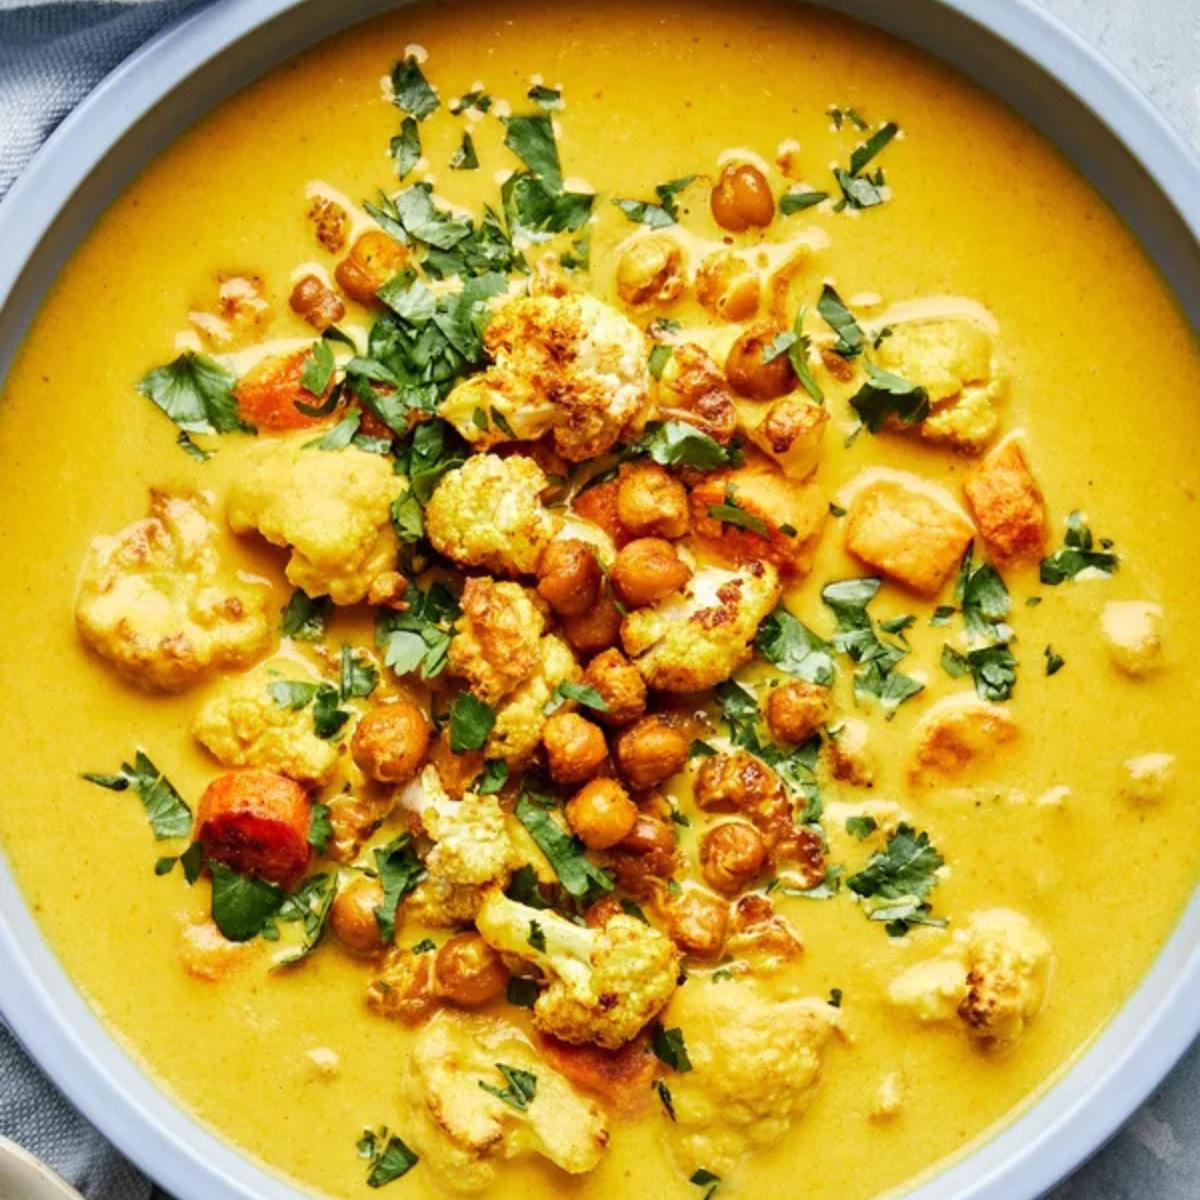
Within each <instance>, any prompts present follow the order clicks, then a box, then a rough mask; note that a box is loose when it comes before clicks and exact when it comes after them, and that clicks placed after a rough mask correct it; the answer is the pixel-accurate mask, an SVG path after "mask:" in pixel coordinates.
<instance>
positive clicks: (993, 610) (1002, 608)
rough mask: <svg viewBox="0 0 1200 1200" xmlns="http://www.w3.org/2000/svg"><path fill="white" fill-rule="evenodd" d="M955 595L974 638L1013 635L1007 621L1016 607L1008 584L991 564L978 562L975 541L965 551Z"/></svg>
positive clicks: (999, 638)
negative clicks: (975, 560)
mask: <svg viewBox="0 0 1200 1200" xmlns="http://www.w3.org/2000/svg"><path fill="white" fill-rule="evenodd" d="M954 598H955V600H957V601H958V604H959V607H960V608H961V610H962V615H963V622H964V624H965V625H966V629H967V633H968V634H969V635H970V636H971V637H990V638H994V639H996V640H997V641H1001V642H1007V641H1008V640H1009V638H1010V637H1011V636H1012V631H1011V630H1010V629H1009V628H1008V626H1007V625H1006V624H1005V618H1006V617H1007V616H1008V613H1009V610H1010V608H1011V607H1012V602H1011V600H1010V598H1009V594H1008V587H1007V586H1006V585H1005V582H1004V580H1003V579H1002V578H1001V577H1000V574H999V572H998V571H997V570H996V568H995V567H993V566H992V565H991V564H990V563H980V564H979V566H975V565H974V543H971V544H970V545H968V546H967V549H966V552H965V553H964V554H963V559H962V563H961V565H960V566H959V569H958V579H957V581H956V583H955V585H954ZM950 611H951V612H953V611H954V610H953V609H951V610H950Z"/></svg>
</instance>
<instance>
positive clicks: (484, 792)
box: [474, 758, 508, 796]
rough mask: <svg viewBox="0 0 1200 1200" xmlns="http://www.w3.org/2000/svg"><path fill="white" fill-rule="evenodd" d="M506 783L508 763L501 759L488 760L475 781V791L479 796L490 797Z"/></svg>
mask: <svg viewBox="0 0 1200 1200" xmlns="http://www.w3.org/2000/svg"><path fill="white" fill-rule="evenodd" d="M507 782H508V763H506V762H505V761H504V759H502V758H489V759H488V760H487V761H486V762H485V763H484V764H483V770H482V771H481V772H480V773H479V777H478V778H477V779H476V780H475V784H474V787H475V791H477V792H478V793H479V794H480V795H481V796H491V795H494V794H495V793H496V792H498V791H500V789H501V788H502V787H504V785H505V784H506V783H507Z"/></svg>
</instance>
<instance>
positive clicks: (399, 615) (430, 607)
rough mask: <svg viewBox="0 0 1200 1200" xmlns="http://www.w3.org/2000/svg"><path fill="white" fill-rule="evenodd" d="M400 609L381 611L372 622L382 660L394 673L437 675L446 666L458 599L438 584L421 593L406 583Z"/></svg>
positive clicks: (456, 616)
mask: <svg viewBox="0 0 1200 1200" xmlns="http://www.w3.org/2000/svg"><path fill="white" fill-rule="evenodd" d="M404 601H405V604H406V605H407V608H406V609H405V611H403V612H392V611H390V610H383V611H381V612H380V613H379V615H378V617H377V619H376V623H375V644H376V646H377V647H378V648H379V649H380V651H382V653H383V661H384V663H385V664H386V665H387V666H389V667H391V668H392V670H393V671H395V672H396V674H397V675H408V674H410V673H411V672H413V671H416V672H417V673H418V674H419V675H420V677H421V678H422V679H432V678H434V676H436V675H440V674H441V672H442V670H443V669H444V668H445V666H446V655H447V653H448V651H449V649H450V640H451V638H452V637H453V636H454V628H453V625H454V621H455V620H456V619H457V618H458V615H459V607H458V601H457V600H455V598H454V596H453V595H452V594H451V592H450V591H449V589H448V588H447V587H446V586H445V584H442V583H434V584H431V585H430V587H429V589H428V590H427V591H424V592H422V591H421V590H420V588H418V587H416V586H415V585H409V587H407V588H406V589H405V592H404Z"/></svg>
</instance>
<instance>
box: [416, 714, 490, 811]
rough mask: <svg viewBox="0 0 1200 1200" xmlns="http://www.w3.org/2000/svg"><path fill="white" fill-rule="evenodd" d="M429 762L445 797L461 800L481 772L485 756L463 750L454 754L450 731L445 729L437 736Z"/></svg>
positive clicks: (482, 753) (481, 753)
mask: <svg viewBox="0 0 1200 1200" xmlns="http://www.w3.org/2000/svg"><path fill="white" fill-rule="evenodd" d="M429 761H430V763H432V764H433V766H435V767H436V768H437V773H438V777H439V778H440V779H441V781H442V787H444V788H445V789H446V795H447V796H449V797H450V798H451V799H452V800H461V799H462V798H463V795H464V793H466V792H468V791H469V790H470V788H471V784H473V783H474V782H475V780H476V778H477V777H478V775H479V772H480V771H482V770H483V766H484V763H485V762H486V756H485V755H484V752H483V751H482V750H464V751H463V752H462V753H461V754H455V753H454V751H453V750H451V749H450V730H449V729H448V728H447V729H443V730H442V731H441V733H439V734H438V735H437V739H436V740H435V741H434V743H433V749H432V750H431V751H430V753H429Z"/></svg>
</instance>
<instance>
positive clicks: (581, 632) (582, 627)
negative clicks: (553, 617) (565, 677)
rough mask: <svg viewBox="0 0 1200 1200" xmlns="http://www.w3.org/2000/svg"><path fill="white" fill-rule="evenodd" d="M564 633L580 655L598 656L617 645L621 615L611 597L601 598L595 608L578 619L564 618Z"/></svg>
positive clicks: (581, 614)
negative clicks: (602, 651)
mask: <svg viewBox="0 0 1200 1200" xmlns="http://www.w3.org/2000/svg"><path fill="white" fill-rule="evenodd" d="M562 631H563V634H564V635H565V637H566V639H567V641H568V642H570V643H571V645H572V646H573V647H574V648H575V649H576V650H578V651H579V653H580V654H597V653H599V652H600V651H601V650H607V649H608V648H609V646H613V645H616V641H617V636H618V634H619V633H620V632H621V614H620V612H619V611H618V610H617V606H616V605H615V604H614V603H613V602H612V598H611V597H609V596H601V598H600V599H599V600H598V601H597V602H596V604H595V606H594V607H593V608H592V609H590V610H589V611H588V612H584V613H580V614H579V615H578V616H577V617H563V619H562Z"/></svg>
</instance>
